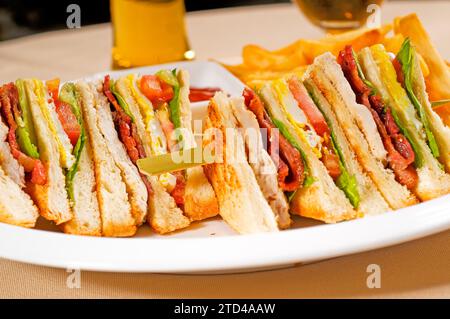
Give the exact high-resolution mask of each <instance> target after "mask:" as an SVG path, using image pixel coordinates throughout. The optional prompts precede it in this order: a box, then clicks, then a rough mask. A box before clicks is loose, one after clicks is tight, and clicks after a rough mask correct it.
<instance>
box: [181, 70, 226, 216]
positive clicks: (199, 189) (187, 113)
mask: <svg viewBox="0 0 450 319" xmlns="http://www.w3.org/2000/svg"><path fill="white" fill-rule="evenodd" d="M177 78H178V82H179V83H180V97H179V98H180V117H181V127H182V128H184V132H183V140H184V141H185V142H186V145H185V148H186V149H188V148H193V147H195V146H196V144H195V139H194V135H193V132H192V111H191V105H190V102H189V87H190V83H189V73H188V72H187V71H185V70H179V71H178V73H177ZM184 202H185V204H184V214H185V215H186V216H188V217H189V219H191V220H202V219H206V218H209V217H214V216H216V215H217V214H218V213H219V205H218V202H217V198H216V194H215V193H214V189H213V187H212V186H211V184H210V183H209V181H208V179H207V178H206V176H205V174H204V172H203V169H202V168H201V167H194V168H189V169H187V170H186V189H185V194H184Z"/></svg>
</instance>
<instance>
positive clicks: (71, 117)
mask: <svg viewBox="0 0 450 319" xmlns="http://www.w3.org/2000/svg"><path fill="white" fill-rule="evenodd" d="M45 85H46V86H47V90H48V93H49V94H50V96H51V97H52V99H53V102H54V103H55V109H56V113H57V114H58V118H59V121H60V122H61V125H62V127H63V129H64V132H66V134H67V136H68V137H69V140H70V143H71V144H72V145H73V146H75V145H76V144H77V141H78V139H79V138H80V134H81V126H80V124H79V123H78V120H77V117H76V116H75V114H73V112H72V108H71V107H70V105H68V104H66V103H64V102H61V101H60V100H59V98H58V92H59V79H58V78H56V79H53V80H48V81H46V82H45Z"/></svg>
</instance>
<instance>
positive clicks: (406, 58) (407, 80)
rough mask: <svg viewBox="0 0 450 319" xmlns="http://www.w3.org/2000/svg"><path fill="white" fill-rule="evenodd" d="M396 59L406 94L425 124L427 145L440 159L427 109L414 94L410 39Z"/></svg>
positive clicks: (413, 56) (413, 61)
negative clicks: (400, 67)
mask: <svg viewBox="0 0 450 319" xmlns="http://www.w3.org/2000/svg"><path fill="white" fill-rule="evenodd" d="M396 59H397V60H398V61H399V62H400V64H401V66H402V73H403V78H404V86H405V89H406V93H407V94H408V97H409V99H410V100H411V102H412V104H413V105H414V107H415V108H416V110H417V112H418V113H419V116H420V120H421V122H422V124H423V127H424V129H425V134H426V136H427V143H428V146H429V147H430V149H431V153H432V154H433V156H434V157H435V158H438V157H439V147H438V145H437V142H436V139H435V137H434V134H433V132H432V131H431V129H430V123H429V121H428V117H427V114H426V113H425V109H424V108H423V106H422V104H421V103H420V102H419V100H418V99H417V97H416V95H415V94H414V90H413V85H412V81H413V74H412V73H413V66H414V63H415V60H414V59H415V54H414V49H413V47H412V46H411V42H410V40H409V38H406V40H405V41H404V42H403V44H402V46H401V48H400V51H399V52H398V53H397V57H396Z"/></svg>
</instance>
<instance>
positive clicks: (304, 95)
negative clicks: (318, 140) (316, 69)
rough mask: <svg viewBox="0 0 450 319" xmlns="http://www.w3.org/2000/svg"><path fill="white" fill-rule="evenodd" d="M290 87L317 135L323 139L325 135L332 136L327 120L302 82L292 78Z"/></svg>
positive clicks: (289, 81)
mask: <svg viewBox="0 0 450 319" xmlns="http://www.w3.org/2000/svg"><path fill="white" fill-rule="evenodd" d="M288 85H289V90H291V93H292V95H293V96H294V98H295V100H296V101H297V103H298V106H299V107H300V108H301V109H302V111H303V112H304V113H305V115H306V116H307V117H308V120H309V122H310V123H311V125H312V126H313V128H314V130H315V131H316V133H317V134H319V135H320V136H321V137H323V136H324V134H325V133H327V134H331V133H330V129H329V128H328V124H327V122H326V121H325V118H324V117H323V115H322V113H321V112H320V110H319V109H318V108H317V106H316V105H315V104H314V102H313V101H312V100H311V98H310V96H309V95H308V92H307V91H306V90H305V89H304V87H302V86H301V84H300V82H299V81H298V80H297V79H294V78H290V79H289V80H288Z"/></svg>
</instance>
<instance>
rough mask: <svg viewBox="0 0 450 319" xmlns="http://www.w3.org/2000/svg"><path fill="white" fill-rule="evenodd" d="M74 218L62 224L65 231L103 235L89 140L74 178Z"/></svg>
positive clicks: (82, 152) (76, 233)
mask: <svg viewBox="0 0 450 319" xmlns="http://www.w3.org/2000/svg"><path fill="white" fill-rule="evenodd" d="M73 196H74V201H73V203H71V204H72V212H73V218H72V219H71V220H70V221H68V222H67V223H64V224H62V228H63V230H64V232H65V233H68V234H75V235H86V236H101V235H102V223H101V217H100V209H99V206H98V199H97V190H96V182H95V172H94V162H93V160H92V149H91V145H90V143H89V140H88V139H87V141H86V142H85V145H84V148H83V150H82V151H81V155H80V162H79V164H78V171H77V173H76V174H75V177H74V179H73Z"/></svg>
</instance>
